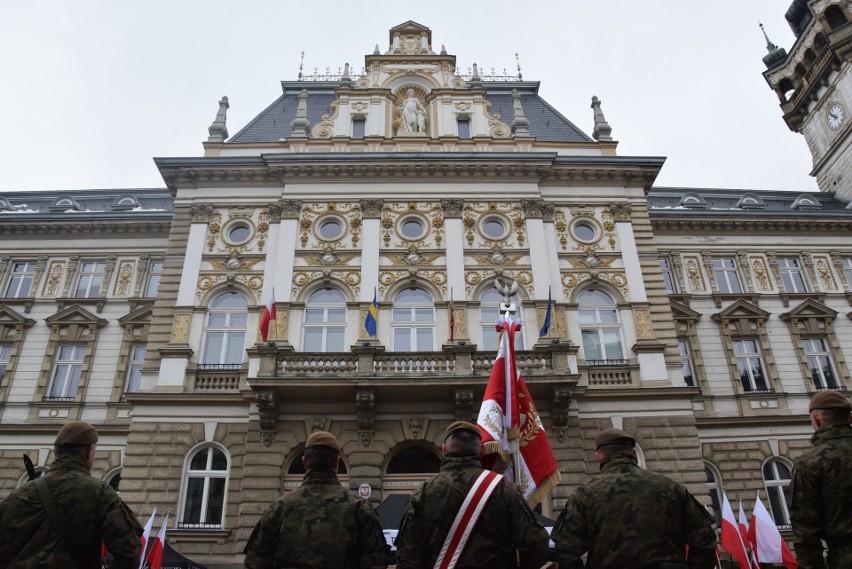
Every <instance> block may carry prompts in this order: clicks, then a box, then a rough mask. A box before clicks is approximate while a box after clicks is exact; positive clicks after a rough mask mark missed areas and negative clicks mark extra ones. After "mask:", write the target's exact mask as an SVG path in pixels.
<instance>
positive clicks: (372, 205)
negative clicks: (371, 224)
mask: <svg viewBox="0 0 852 569" xmlns="http://www.w3.org/2000/svg"><path fill="white" fill-rule="evenodd" d="M359 205H360V206H361V217H363V218H364V219H381V217H382V209H384V207H385V202H384V201H382V200H361V201H360V202H359Z"/></svg>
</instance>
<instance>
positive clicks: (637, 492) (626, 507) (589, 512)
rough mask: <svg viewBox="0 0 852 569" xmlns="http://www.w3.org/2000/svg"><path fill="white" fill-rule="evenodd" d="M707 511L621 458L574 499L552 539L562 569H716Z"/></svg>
mask: <svg viewBox="0 0 852 569" xmlns="http://www.w3.org/2000/svg"><path fill="white" fill-rule="evenodd" d="M712 523H713V520H712V518H711V517H710V514H708V513H707V511H706V510H705V509H704V506H702V505H701V504H699V503H698V501H697V500H696V499H695V498H694V497H693V496H692V495H691V494H690V493H689V491H688V490H687V489H686V488H684V487H683V486H681V485H680V484H678V483H677V482H675V481H674V480H672V479H670V478H668V477H666V476H663V475H660V474H655V473H653V472H648V471H647V470H643V469H641V468H639V467H638V466H637V465H636V462H635V461H634V459H633V457H632V456H630V454H629V453H627V452H616V453H615V454H614V456H613V457H612V458H610V459H609V460H608V461H606V462H604V463H603V464H602V465H601V473H600V474H599V475H598V476H595V477H594V478H592V479H591V480H590V481H589V482H587V483H586V484H584V485H582V486H580V487H579V488H577V490H576V491H575V492H574V493H573V494H572V495H571V496H570V497H569V498H568V502H567V503H566V504H565V509H564V510H563V511H562V513H561V514H560V515H559V519H558V520H557V521H556V526H554V528H553V533H552V534H551V537H552V539H553V541H555V542H556V553H557V556H558V558H559V567H560V569H573V568H578V567H583V563H582V561H581V559H580V556H582V555H583V554H584V553H586V552H588V558H587V560H586V567H593V568H595V569H622V568H624V567H633V568H636V569H641V568H645V567H654V566H655V565H656V563H658V562H660V561H669V562H679V563H685V562H686V560H685V554H684V551H685V548H684V546H685V545H689V561H688V565H689V567H690V568H695V569H698V568H701V569H703V568H708V569H709V568H712V567H714V565H715V563H714V560H715V554H714V547H715V545H716V533H715V532H714V531H713V527H712Z"/></svg>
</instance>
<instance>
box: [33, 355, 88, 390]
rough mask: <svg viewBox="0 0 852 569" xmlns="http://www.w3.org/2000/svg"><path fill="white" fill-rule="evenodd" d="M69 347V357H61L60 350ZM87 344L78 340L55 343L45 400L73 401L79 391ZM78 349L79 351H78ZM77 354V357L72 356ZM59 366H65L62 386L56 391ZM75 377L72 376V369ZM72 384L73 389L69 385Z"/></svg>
mask: <svg viewBox="0 0 852 569" xmlns="http://www.w3.org/2000/svg"><path fill="white" fill-rule="evenodd" d="M65 348H71V349H72V351H71V357H69V358H66V359H62V351H63V349H65ZM87 348H88V346H87V345H86V344H82V343H79V342H60V343H58V344H57V345H56V353H55V356H54V358H53V363H52V365H51V369H50V382H49V384H48V386H47V390H46V393H45V396H44V398H45V400H47V401H73V400H74V399H76V397H77V393H79V391H80V382H81V380H82V378H83V366H84V365H85V364H86V349H87ZM78 350H79V352H78ZM78 354H79V357H74V356H77V355H78ZM61 366H67V368H66V371H65V373H64V374H63V375H64V377H63V379H62V388H61V390H59V391H58V392H57V390H56V386H57V383H56V382H57V377H58V374H59V372H60V367H61ZM75 369H76V370H77V377H76V378H74V377H73V372H74V370H75ZM72 385H73V389H71V386H72Z"/></svg>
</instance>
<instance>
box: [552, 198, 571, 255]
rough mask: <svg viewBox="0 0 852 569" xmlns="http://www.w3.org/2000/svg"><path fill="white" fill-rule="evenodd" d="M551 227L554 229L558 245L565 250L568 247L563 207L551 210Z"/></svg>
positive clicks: (566, 223)
mask: <svg viewBox="0 0 852 569" xmlns="http://www.w3.org/2000/svg"><path fill="white" fill-rule="evenodd" d="M553 228H554V229H556V238H557V239H558V240H559V246H560V247H562V250H563V251H565V250H566V249H568V222H567V221H565V211H564V208H558V209H556V211H554V212H553Z"/></svg>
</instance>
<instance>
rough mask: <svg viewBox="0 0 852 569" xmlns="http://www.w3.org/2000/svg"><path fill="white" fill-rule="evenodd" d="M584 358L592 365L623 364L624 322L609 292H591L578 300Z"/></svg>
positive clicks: (584, 292)
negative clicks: (622, 330)
mask: <svg viewBox="0 0 852 569" xmlns="http://www.w3.org/2000/svg"><path fill="white" fill-rule="evenodd" d="M578 304H579V308H580V310H579V313H580V333H581V335H582V337H583V354H584V356H585V358H586V363H587V364H589V365H605V364H622V363H625V362H624V349H623V347H622V341H621V322H619V319H618V309H617V307H616V304H615V301H614V300H613V299H612V297H611V296H610V295H609V294H607V293H606V292H604V291H602V290H600V289H596V288H590V289H587V290H584V291H583V292H581V293H580V297H579V298H578Z"/></svg>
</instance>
